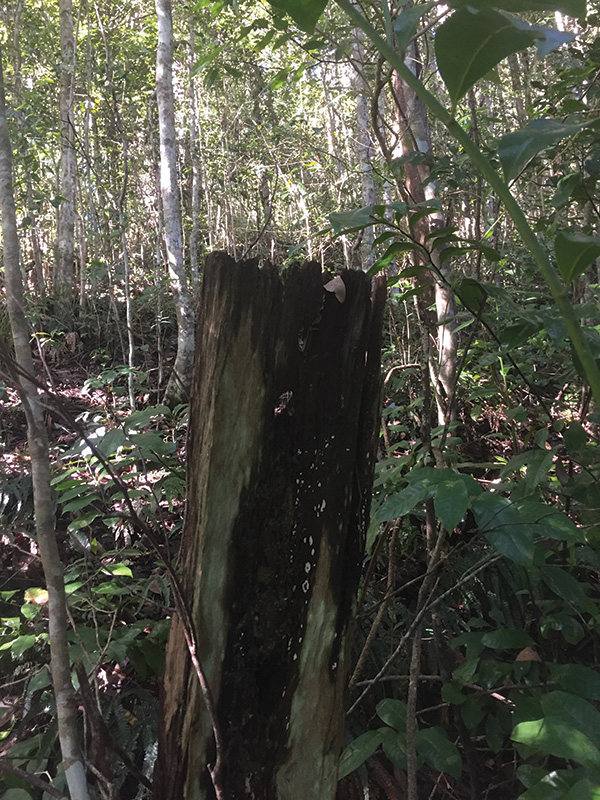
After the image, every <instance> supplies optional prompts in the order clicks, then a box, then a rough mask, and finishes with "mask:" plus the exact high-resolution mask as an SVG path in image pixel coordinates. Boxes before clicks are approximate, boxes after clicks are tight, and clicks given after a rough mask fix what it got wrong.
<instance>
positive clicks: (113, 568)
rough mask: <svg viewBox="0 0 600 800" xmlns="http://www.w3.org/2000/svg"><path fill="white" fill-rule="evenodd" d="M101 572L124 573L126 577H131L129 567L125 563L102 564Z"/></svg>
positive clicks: (131, 573)
mask: <svg viewBox="0 0 600 800" xmlns="http://www.w3.org/2000/svg"><path fill="white" fill-rule="evenodd" d="M102 572H106V573H107V574H109V575H126V576H127V577H128V578H133V572H132V571H131V568H130V567H128V566H126V565H125V564H104V565H103V567H102Z"/></svg>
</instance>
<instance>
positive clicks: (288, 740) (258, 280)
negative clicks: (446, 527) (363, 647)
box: [154, 253, 385, 800]
mask: <svg viewBox="0 0 600 800" xmlns="http://www.w3.org/2000/svg"><path fill="white" fill-rule="evenodd" d="M324 280H325V282H327V281H328V280H329V279H328V278H325V279H323V276H322V274H321V268H320V266H319V265H318V264H316V263H315V262H311V263H309V264H305V265H302V266H298V265H296V266H294V267H291V268H290V269H289V270H287V271H286V273H285V278H284V279H283V280H282V279H281V277H280V275H279V272H278V270H277V268H276V267H274V266H270V265H269V266H268V267H265V268H263V269H259V268H258V266H257V263H256V261H246V262H241V263H237V264H236V263H234V262H233V260H232V259H231V258H229V257H228V256H225V255H223V254H218V253H215V254H212V255H210V256H209V257H208V258H207V260H206V266H205V273H204V278H203V281H202V287H201V294H200V302H199V309H200V311H199V315H200V317H199V325H198V337H199V338H198V358H197V360H196V365H195V369H194V380H193V391H192V400H191V405H190V428H189V438H188V465H189V469H188V503H187V508H186V519H185V528H184V533H183V540H182V558H181V564H182V579H181V588H180V590H179V591H180V592H181V594H180V595H179V592H178V596H181V597H183V598H184V600H185V602H184V603H179V604H178V607H177V616H176V618H175V619H174V620H173V625H172V627H171V634H170V637H169V643H168V647H167V655H166V666H165V676H164V682H163V689H164V691H163V693H162V710H161V714H160V720H161V726H160V733H159V754H158V760H157V765H156V771H155V794H154V796H155V798H156V800H214V798H215V797H216V798H218V800H244V799H246V800H333V798H334V796H335V791H336V786H337V773H338V759H339V755H340V750H341V746H342V737H343V731H344V719H345V708H344V699H345V697H344V695H345V690H346V685H347V676H348V667H349V657H350V649H351V648H350V645H351V638H352V630H353V611H354V608H355V598H356V590H357V586H358V581H359V578H360V572H361V564H362V560H363V556H364V536H365V532H366V526H367V524H368V510H369V503H370V494H371V484H372V476H373V466H374V460H375V446H376V441H377V432H378V430H379V414H380V388H381V379H380V353H381V328H382V321H383V309H384V304H385V280H384V279H382V278H379V279H378V280H377V281H376V284H375V288H374V291H373V298H372V299H371V297H370V295H371V281H370V279H369V278H368V277H367V276H366V275H364V274H363V273H361V272H360V271H358V270H348V271H345V272H343V273H342V274H341V276H338V277H337V278H336V279H335V280H336V283H335V284H334V286H335V287H336V288H335V291H336V294H334V293H333V292H332V291H328V290H327V289H326V288H325V287H324V285H323V284H324ZM329 288H330V289H331V288H333V287H331V285H330V286H329ZM231 420H235V425H233V426H232V425H231ZM182 608H183V609H184V613H183V614H182V612H181V609H182ZM194 632H195V633H194ZM188 651H189V652H190V653H191V654H193V656H194V658H195V659H196V661H195V663H194V666H192V663H193V662H192V659H191V658H190V657H189V656H188Z"/></svg>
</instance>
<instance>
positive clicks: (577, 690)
mask: <svg viewBox="0 0 600 800" xmlns="http://www.w3.org/2000/svg"><path fill="white" fill-rule="evenodd" d="M550 674H551V676H552V680H553V681H554V682H555V683H557V684H558V685H559V686H560V687H561V688H562V689H568V691H569V692H572V693H573V694H576V695H578V696H579V697H587V698H589V699H590V700H600V673H598V672H596V671H595V670H593V669H590V668H589V667H584V666H583V665H582V664H551V665H550Z"/></svg>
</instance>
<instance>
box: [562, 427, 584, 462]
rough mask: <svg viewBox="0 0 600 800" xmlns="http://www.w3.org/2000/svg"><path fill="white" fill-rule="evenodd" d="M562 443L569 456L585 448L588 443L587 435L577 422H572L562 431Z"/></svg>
mask: <svg viewBox="0 0 600 800" xmlns="http://www.w3.org/2000/svg"><path fill="white" fill-rule="evenodd" d="M563 442H564V443H565V447H566V448H567V450H568V451H569V453H571V455H574V454H576V453H577V452H578V451H580V450H583V449H584V448H585V446H586V445H587V443H588V434H587V431H586V429H585V428H584V427H583V425H582V424H581V422H579V420H576V419H575V420H572V421H571V422H570V423H569V425H568V427H566V428H565V429H564V430H563Z"/></svg>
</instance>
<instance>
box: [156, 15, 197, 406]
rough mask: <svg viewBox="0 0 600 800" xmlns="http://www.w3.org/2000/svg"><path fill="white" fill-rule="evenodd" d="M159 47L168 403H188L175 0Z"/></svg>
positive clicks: (189, 312) (163, 18)
mask: <svg viewBox="0 0 600 800" xmlns="http://www.w3.org/2000/svg"><path fill="white" fill-rule="evenodd" d="M156 14H157V18H158V48H157V51H156V101H157V105H158V125H159V133H160V186H161V195H162V210H163V219H164V227H165V243H166V247H167V258H168V262H169V277H170V279H171V286H172V288H173V294H174V297H175V312H176V315H177V356H176V358H175V364H174V366H173V372H172V373H171V376H170V378H169V381H168V383H167V388H166V391H165V397H164V402H165V403H166V404H167V405H175V404H177V403H180V402H185V401H186V400H187V398H188V392H189V388H190V382H191V376H192V365H193V362H194V311H193V308H192V302H191V298H190V293H189V290H188V285H187V280H186V276H185V269H184V265H183V245H182V233H181V217H180V209H179V190H178V184H177V152H176V145H177V143H176V136H175V108H174V97H173V20H172V12H171V0H156Z"/></svg>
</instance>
